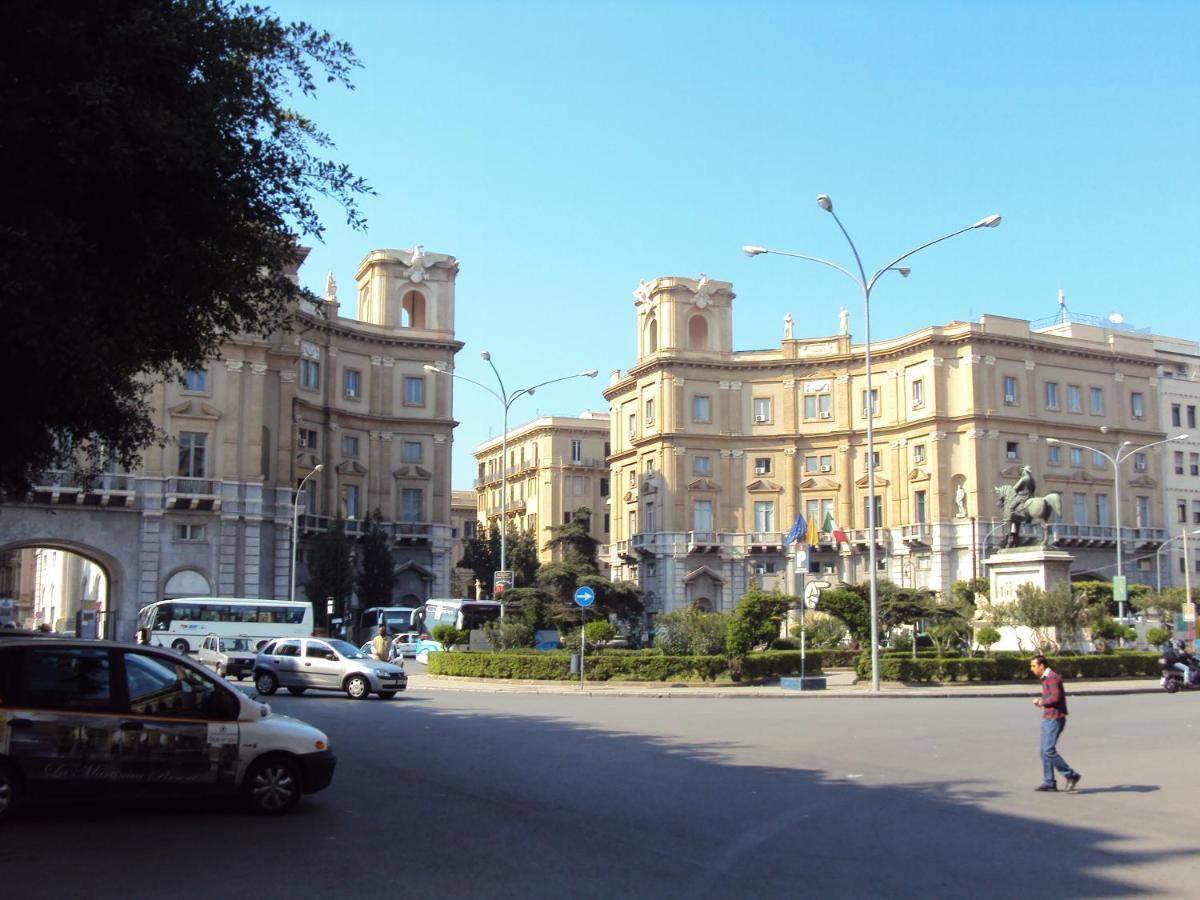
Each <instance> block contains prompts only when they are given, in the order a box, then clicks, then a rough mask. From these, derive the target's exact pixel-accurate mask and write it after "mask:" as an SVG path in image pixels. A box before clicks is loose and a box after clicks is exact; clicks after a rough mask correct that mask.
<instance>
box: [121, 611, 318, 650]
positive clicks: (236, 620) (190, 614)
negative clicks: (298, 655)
mask: <svg viewBox="0 0 1200 900" xmlns="http://www.w3.org/2000/svg"><path fill="white" fill-rule="evenodd" d="M138 629H139V630H140V629H146V632H147V633H148V635H149V637H148V638H147V642H148V643H150V644H152V645H153V646H155V647H170V648H172V649H174V650H178V651H179V652H181V653H190V652H191V651H193V650H196V649H198V648H199V646H200V643H201V642H202V641H203V640H204V638H205V637H207V636H208V635H210V634H215V635H217V636H218V637H245V638H249V639H250V645H251V646H252V647H255V648H256V649H257V647H258V646H259V645H261V644H263V643H265V642H267V641H269V640H271V639H272V638H280V637H289V638H290V637H309V636H311V635H312V629H313V614H312V604H311V603H305V602H303V601H300V600H297V601H295V602H293V601H291V600H246V599H240V598H237V597H187V598H183V599H180V600H159V601H158V602H156V603H151V604H150V605H149V606H146V607H143V609H142V610H141V612H139V613H138Z"/></svg>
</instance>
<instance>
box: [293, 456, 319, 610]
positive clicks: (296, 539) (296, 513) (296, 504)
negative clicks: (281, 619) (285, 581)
mask: <svg viewBox="0 0 1200 900" xmlns="http://www.w3.org/2000/svg"><path fill="white" fill-rule="evenodd" d="M324 468H325V465H324V463H317V466H316V468H314V469H313V470H312V471H311V472H309V473H308V474H307V475H305V476H304V477H303V478H302V479H301V480H300V486H299V487H297V488H296V493H295V496H294V497H293V498H292V585H291V588H290V589H289V590H288V599H289V600H291V601H293V602H294V601H295V599H296V545H297V544H298V543H300V536H299V534H298V531H299V528H300V494H301V492H302V491H303V490H304V484H305V482H307V481H308V479H310V478H312V477H313V476H314V475H316V474H317V473H318V472H320V471H321V470H322V469H324Z"/></svg>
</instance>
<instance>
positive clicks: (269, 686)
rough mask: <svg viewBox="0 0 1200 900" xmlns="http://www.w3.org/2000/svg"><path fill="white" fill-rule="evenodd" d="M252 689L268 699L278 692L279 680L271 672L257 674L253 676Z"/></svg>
mask: <svg viewBox="0 0 1200 900" xmlns="http://www.w3.org/2000/svg"><path fill="white" fill-rule="evenodd" d="M254 689H255V690H256V691H258V692H259V693H260V694H266V695H267V696H268V697H269V696H271V694H273V693H275V692H276V691H277V690H279V679H278V678H276V677H275V676H274V674H272V673H271V672H259V673H258V674H257V675H255V676H254Z"/></svg>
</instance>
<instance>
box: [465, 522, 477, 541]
mask: <svg viewBox="0 0 1200 900" xmlns="http://www.w3.org/2000/svg"><path fill="white" fill-rule="evenodd" d="M475 524H476V523H475V520H474V519H467V520H466V521H465V522H463V537H469V538H473V537H475Z"/></svg>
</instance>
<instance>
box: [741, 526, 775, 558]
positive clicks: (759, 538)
mask: <svg viewBox="0 0 1200 900" xmlns="http://www.w3.org/2000/svg"><path fill="white" fill-rule="evenodd" d="M783 538H784V534H783V532H781V531H752V532H750V533H749V534H747V535H745V536H744V540H745V543H746V546H747V547H748V548H749V549H750V550H751V551H752V552H758V553H770V552H774V551H778V550H780V549H781V548H782V547H783Z"/></svg>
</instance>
